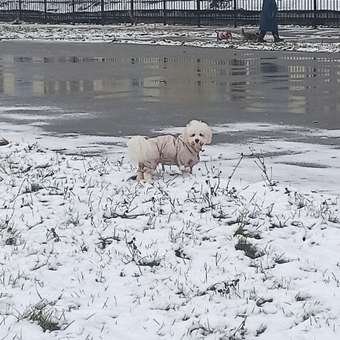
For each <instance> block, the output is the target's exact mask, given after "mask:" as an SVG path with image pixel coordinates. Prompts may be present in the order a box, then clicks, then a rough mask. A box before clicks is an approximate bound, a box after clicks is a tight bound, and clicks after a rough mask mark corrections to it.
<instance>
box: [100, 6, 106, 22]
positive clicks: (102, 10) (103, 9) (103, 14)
mask: <svg viewBox="0 0 340 340" xmlns="http://www.w3.org/2000/svg"><path fill="white" fill-rule="evenodd" d="M100 14H101V19H102V25H104V24H105V7H104V0H100Z"/></svg>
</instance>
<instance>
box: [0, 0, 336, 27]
mask: <svg viewBox="0 0 340 340" xmlns="http://www.w3.org/2000/svg"><path fill="white" fill-rule="evenodd" d="M277 2H278V7H279V14H278V16H279V23H280V24H299V25H334V26H340V0H277ZM261 6H262V0H0V20H3V21H12V20H22V21H27V22H37V23H95V24H109V23H126V22H130V23H138V22H145V23H164V24H188V25H235V26H236V25H238V24H255V25H256V24H257V23H258V21H259V15H260V11H261Z"/></svg>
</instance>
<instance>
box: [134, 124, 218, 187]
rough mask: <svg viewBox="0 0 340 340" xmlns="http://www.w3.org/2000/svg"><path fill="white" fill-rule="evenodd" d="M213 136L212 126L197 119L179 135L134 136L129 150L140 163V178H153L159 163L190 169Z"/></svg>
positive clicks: (138, 172)
mask: <svg viewBox="0 0 340 340" xmlns="http://www.w3.org/2000/svg"><path fill="white" fill-rule="evenodd" d="M211 139H212V132H211V129H210V127H209V126H208V125H207V124H206V123H203V122H201V121H198V120H192V121H191V122H189V124H188V125H187V126H186V127H185V128H184V131H183V132H182V133H181V134H180V135H179V136H172V135H164V136H158V137H154V138H147V137H142V136H135V137H132V138H131V139H130V140H129V142H128V154H129V158H130V159H131V160H133V161H136V162H137V163H138V170H137V181H142V180H145V181H150V180H151V179H152V175H153V173H154V171H155V170H156V168H157V165H158V164H162V165H163V164H164V165H177V166H178V167H179V169H180V170H181V171H182V172H189V173H191V172H192V168H193V166H194V165H195V164H197V163H198V162H199V159H200V158H199V153H200V151H202V146H203V145H205V144H210V143H211Z"/></svg>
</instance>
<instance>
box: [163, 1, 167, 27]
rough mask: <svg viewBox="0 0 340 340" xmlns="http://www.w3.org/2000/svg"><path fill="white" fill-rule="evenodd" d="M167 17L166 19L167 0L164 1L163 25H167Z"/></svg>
mask: <svg viewBox="0 0 340 340" xmlns="http://www.w3.org/2000/svg"><path fill="white" fill-rule="evenodd" d="M166 23H167V17H166V0H163V24H164V25H166Z"/></svg>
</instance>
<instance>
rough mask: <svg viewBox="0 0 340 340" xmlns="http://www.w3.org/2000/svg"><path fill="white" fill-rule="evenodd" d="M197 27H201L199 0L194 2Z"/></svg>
mask: <svg viewBox="0 0 340 340" xmlns="http://www.w3.org/2000/svg"><path fill="white" fill-rule="evenodd" d="M196 15H197V26H198V27H200V26H201V0H196Z"/></svg>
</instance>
